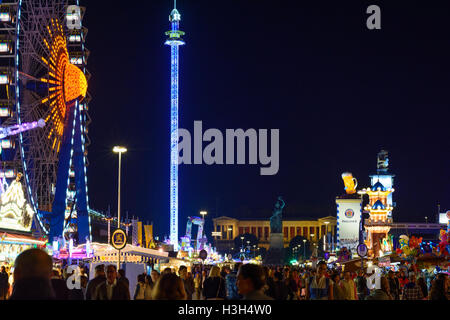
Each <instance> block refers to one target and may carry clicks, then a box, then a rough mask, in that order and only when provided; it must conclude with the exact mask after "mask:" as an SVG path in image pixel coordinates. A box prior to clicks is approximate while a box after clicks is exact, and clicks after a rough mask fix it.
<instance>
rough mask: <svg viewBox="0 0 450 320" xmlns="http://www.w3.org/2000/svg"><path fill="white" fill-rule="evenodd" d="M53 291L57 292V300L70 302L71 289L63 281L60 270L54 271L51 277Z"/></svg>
mask: <svg viewBox="0 0 450 320" xmlns="http://www.w3.org/2000/svg"><path fill="white" fill-rule="evenodd" d="M51 282H52V287H53V291H54V292H55V299H56V300H69V289H68V288H67V285H66V282H65V281H64V280H63V279H61V275H60V274H59V271H58V270H53V272H52V277H51Z"/></svg>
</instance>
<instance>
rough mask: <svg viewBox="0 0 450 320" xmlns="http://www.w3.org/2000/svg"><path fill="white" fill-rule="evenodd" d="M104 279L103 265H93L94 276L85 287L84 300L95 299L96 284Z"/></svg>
mask: <svg viewBox="0 0 450 320" xmlns="http://www.w3.org/2000/svg"><path fill="white" fill-rule="evenodd" d="M105 281H106V276H105V265H103V264H99V265H98V266H96V267H95V278H94V279H92V280H91V281H89V283H88V285H87V288H86V300H95V297H94V294H95V290H96V289H97V286H98V285H99V284H100V283H103V282H105Z"/></svg>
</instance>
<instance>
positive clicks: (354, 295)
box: [0, 249, 449, 300]
mask: <svg viewBox="0 0 450 320" xmlns="http://www.w3.org/2000/svg"><path fill="white" fill-rule="evenodd" d="M72 275H73V273H70V274H69V272H68V271H67V268H66V269H63V270H57V269H54V266H53V262H52V259H51V257H50V256H49V255H47V253H45V252H44V251H42V250H39V249H31V250H27V251H24V252H22V253H21V254H20V255H19V256H18V257H17V259H16V261H15V265H14V272H13V275H12V277H13V285H12V286H11V285H10V282H9V281H8V280H9V279H10V278H11V275H10V274H8V272H7V270H6V269H5V268H4V267H2V269H1V271H0V299H3V300H5V299H10V300H46V299H54V300H131V298H133V299H134V300H448V298H449V279H448V275H447V274H445V273H438V274H436V275H435V276H434V277H433V278H432V279H428V278H427V279H425V277H424V275H423V274H416V273H414V272H412V271H405V270H401V271H399V272H394V271H388V272H387V273H386V274H384V275H382V276H381V278H380V281H379V284H380V285H379V288H377V289H372V290H370V289H369V288H368V286H367V277H368V275H367V274H365V273H364V272H363V271H359V272H358V273H356V272H350V271H344V272H340V271H338V270H332V269H329V268H328V267H327V264H326V263H325V262H324V261H321V262H319V263H318V264H317V266H316V268H314V269H313V268H298V267H295V268H294V267H289V266H285V267H269V266H260V265H256V264H240V263H237V264H235V265H234V267H233V269H231V268H230V267H227V266H224V267H222V268H219V267H218V266H209V267H203V266H202V267H199V266H197V267H193V268H191V272H189V271H188V268H187V267H186V266H181V267H180V268H179V269H178V270H177V272H175V271H174V270H172V269H170V268H166V269H164V270H163V271H162V272H161V274H160V273H159V272H158V271H156V270H152V271H151V274H150V275H147V274H140V275H138V276H137V284H136V286H135V288H130V281H129V280H128V279H127V277H126V274H125V271H124V270H123V269H120V270H117V268H116V266H115V265H111V264H110V265H97V266H96V267H95V275H94V277H93V278H92V279H89V272H88V271H87V269H86V268H81V275H80V277H79V285H78V286H70V285H68V284H69V283H73V281H72V279H71V276H72ZM130 289H132V290H130ZM130 292H133V295H132V296H131V295H130Z"/></svg>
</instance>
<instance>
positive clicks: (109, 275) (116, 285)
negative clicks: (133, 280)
mask: <svg viewBox="0 0 450 320" xmlns="http://www.w3.org/2000/svg"><path fill="white" fill-rule="evenodd" d="M95 300H130V290H129V289H128V287H127V285H126V284H125V283H124V282H123V281H119V280H118V279H117V269H116V266H114V265H112V264H110V265H109V266H107V267H106V281H105V282H103V283H101V284H99V285H98V286H97V289H96V290H95Z"/></svg>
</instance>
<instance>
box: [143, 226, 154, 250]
mask: <svg viewBox="0 0 450 320" xmlns="http://www.w3.org/2000/svg"><path fill="white" fill-rule="evenodd" d="M144 232H145V247H146V248H149V247H150V242H151V241H152V240H153V225H152V224H150V225H146V226H144Z"/></svg>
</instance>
